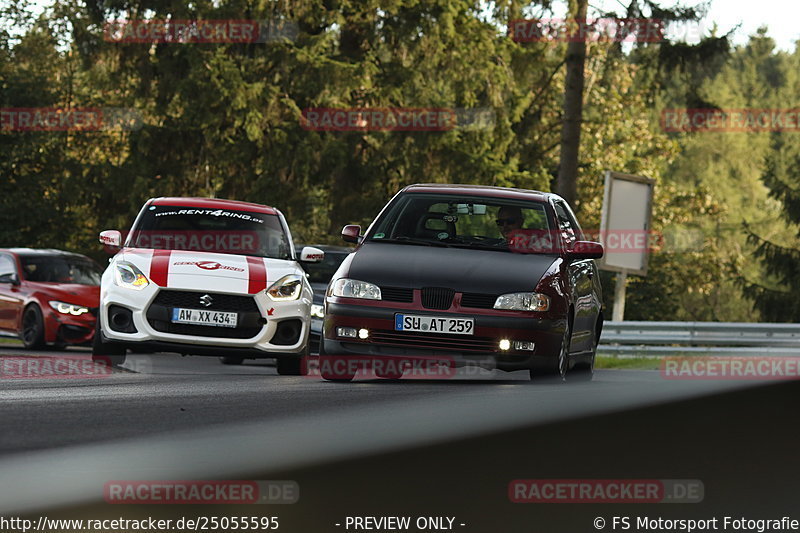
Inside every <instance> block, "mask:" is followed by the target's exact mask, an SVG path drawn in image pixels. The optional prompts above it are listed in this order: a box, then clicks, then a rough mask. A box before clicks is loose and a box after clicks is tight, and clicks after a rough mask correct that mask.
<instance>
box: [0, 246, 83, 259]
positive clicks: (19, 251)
mask: <svg viewBox="0 0 800 533" xmlns="http://www.w3.org/2000/svg"><path fill="white" fill-rule="evenodd" d="M0 252H9V253H12V254H16V255H27V256H37V255H39V256H48V255H49V256H54V255H55V256H65V257H80V258H82V259H88V258H87V257H86V256H85V255H83V254H79V253H76V252H68V251H66V250H57V249H55V248H0Z"/></svg>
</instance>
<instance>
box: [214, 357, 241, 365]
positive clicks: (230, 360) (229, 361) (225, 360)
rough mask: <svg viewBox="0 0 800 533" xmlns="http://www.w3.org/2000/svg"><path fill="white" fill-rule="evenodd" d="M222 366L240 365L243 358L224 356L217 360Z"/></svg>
mask: <svg viewBox="0 0 800 533" xmlns="http://www.w3.org/2000/svg"><path fill="white" fill-rule="evenodd" d="M219 360H220V362H221V363H222V364H223V365H241V364H242V363H244V357H236V356H235V355H226V356H224V357H220V358H219Z"/></svg>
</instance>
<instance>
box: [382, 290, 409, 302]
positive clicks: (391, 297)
mask: <svg viewBox="0 0 800 533" xmlns="http://www.w3.org/2000/svg"><path fill="white" fill-rule="evenodd" d="M381 300H386V301H388V302H405V303H411V302H412V301H414V289H402V288H400V287H381Z"/></svg>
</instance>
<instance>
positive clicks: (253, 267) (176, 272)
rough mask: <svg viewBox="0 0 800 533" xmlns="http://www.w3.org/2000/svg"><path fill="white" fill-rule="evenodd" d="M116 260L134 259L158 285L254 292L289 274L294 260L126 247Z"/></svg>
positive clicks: (294, 266) (171, 287) (296, 269)
mask: <svg viewBox="0 0 800 533" xmlns="http://www.w3.org/2000/svg"><path fill="white" fill-rule="evenodd" d="M116 260H118V261H128V262H129V263H133V264H134V265H136V267H137V268H138V269H139V270H141V271H142V272H143V273H144V274H145V275H146V276H147V278H148V279H149V280H150V281H152V282H153V283H155V284H156V285H158V286H159V287H168V288H170V289H188V290H197V289H198V288H204V289H217V290H220V291H223V292H233V293H245V294H255V293H257V292H260V291H263V290H264V289H266V288H267V287H269V286H270V285H271V284H272V283H274V282H275V281H277V280H278V279H280V278H282V277H283V276H285V275H287V274H294V273H299V270H298V267H297V266H296V265H295V263H294V262H293V261H286V260H282V259H269V258H266V257H252V256H245V255H233V254H216V253H210V252H195V251H183V250H149V249H140V248H126V249H124V250H122V251H121V252H120V254H119V255H118V256H117V258H116Z"/></svg>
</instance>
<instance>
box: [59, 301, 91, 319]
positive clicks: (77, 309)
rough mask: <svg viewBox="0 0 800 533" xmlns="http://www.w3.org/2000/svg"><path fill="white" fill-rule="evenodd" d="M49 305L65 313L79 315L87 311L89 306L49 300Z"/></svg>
mask: <svg viewBox="0 0 800 533" xmlns="http://www.w3.org/2000/svg"><path fill="white" fill-rule="evenodd" d="M50 307H52V308H53V309H55V310H56V311H58V312H59V313H62V314H65V315H74V316H81V315H82V314H83V313H88V312H89V308H88V307H83V306H82V305H74V304H67V303H64V302H56V301H55V300H54V301H52V302H50Z"/></svg>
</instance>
